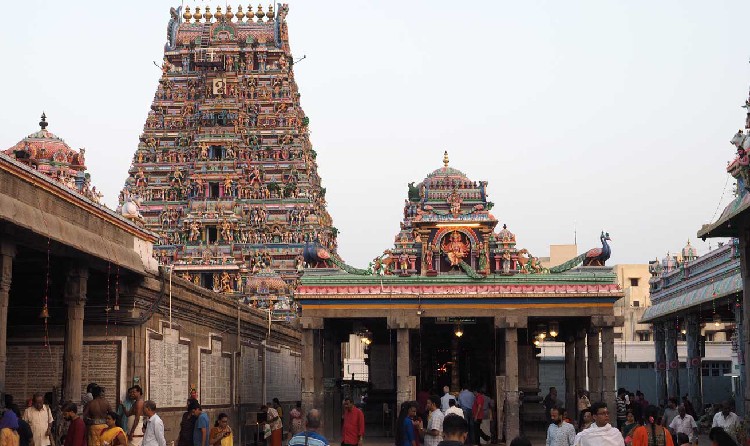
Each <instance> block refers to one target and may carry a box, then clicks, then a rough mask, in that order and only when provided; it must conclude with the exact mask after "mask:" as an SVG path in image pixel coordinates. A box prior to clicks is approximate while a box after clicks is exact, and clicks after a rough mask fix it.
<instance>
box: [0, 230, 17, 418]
mask: <svg viewBox="0 0 750 446" xmlns="http://www.w3.org/2000/svg"><path fill="white" fill-rule="evenodd" d="M15 255H16V247H15V245H13V244H12V243H10V242H8V241H5V240H3V241H2V242H0V398H2V399H3V400H2V401H0V405H2V407H4V406H5V405H4V398H3V397H4V396H5V366H6V364H7V362H8V356H7V351H8V345H7V344H8V303H9V301H10V285H11V282H12V278H13V258H14V257H15Z"/></svg>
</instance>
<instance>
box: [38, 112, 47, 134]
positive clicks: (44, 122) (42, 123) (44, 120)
mask: <svg viewBox="0 0 750 446" xmlns="http://www.w3.org/2000/svg"><path fill="white" fill-rule="evenodd" d="M39 127H41V128H42V130H45V129H47V115H46V114H45V113H44V112H42V120H41V121H39Z"/></svg>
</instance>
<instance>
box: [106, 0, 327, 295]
mask: <svg viewBox="0 0 750 446" xmlns="http://www.w3.org/2000/svg"><path fill="white" fill-rule="evenodd" d="M287 12H288V6H287V5H281V6H280V8H279V10H278V11H276V12H274V9H273V7H272V6H269V7H268V8H267V9H266V10H265V11H264V10H263V8H262V7H261V6H258V8H257V10H256V12H253V10H252V9H251V8H248V9H247V10H246V11H243V8H242V7H241V6H238V7H237V8H236V10H234V9H233V8H232V7H231V6H227V7H226V11H223V10H222V8H221V7H216V9H215V10H214V11H211V8H210V7H205V8H203V7H196V8H195V10H194V11H191V9H190V8H189V7H187V8H185V11H184V13H183V12H182V11H181V10H180V9H177V10H175V9H174V8H173V9H172V10H171V14H172V18H171V20H170V22H169V26H168V28H167V44H166V46H165V50H164V62H163V64H162V76H161V78H160V79H159V85H158V88H157V90H156V95H155V97H154V101H153V104H152V105H151V111H150V112H149V114H148V118H147V119H146V125H145V126H144V129H143V134H142V135H141V136H140V143H139V144H138V149H137V151H136V153H135V155H134V157H133V163H132V165H131V168H130V171H129V174H130V176H129V178H128V179H127V181H126V184H125V188H124V189H123V192H122V194H121V197H120V201H121V202H123V203H135V204H137V205H138V206H140V215H138V214H137V213H136V215H133V217H135V218H139V219H141V218H142V221H143V222H144V224H145V226H146V227H147V228H148V229H151V230H153V231H155V232H157V233H158V234H160V238H159V242H158V245H157V246H156V247H155V249H154V251H155V252H156V255H157V256H158V258H159V260H160V262H161V263H164V264H171V265H174V270H175V272H177V273H179V274H181V275H182V276H183V277H185V278H188V279H189V280H192V281H193V282H194V283H196V284H199V285H202V286H204V287H207V288H212V289H215V290H217V291H221V292H224V293H234V294H240V295H242V294H252V291H251V290H250V289H249V288H252V284H253V283H255V282H257V281H253V280H250V276H253V275H255V274H257V273H260V272H261V271H263V275H264V276H268V275H269V269H270V270H272V271H275V272H276V273H277V274H279V275H280V276H281V278H283V279H284V280H286V281H287V282H290V281H293V280H294V279H296V278H297V277H298V274H299V272H300V271H301V269H302V268H303V257H302V255H301V254H302V251H303V247H304V245H305V243H307V242H315V241H317V242H319V243H320V244H321V245H322V246H323V247H325V248H327V249H328V250H330V251H334V252H335V250H336V232H337V231H336V229H335V228H334V227H333V226H332V222H331V217H330V216H329V214H328V212H327V211H326V208H325V204H326V203H325V188H323V187H321V180H320V177H319V176H318V173H317V165H316V162H315V158H316V153H315V151H314V150H313V149H312V146H311V144H310V139H309V130H308V124H309V120H308V118H307V117H306V116H305V113H304V112H303V111H302V108H301V107H300V94H299V92H298V89H297V84H296V82H295V80H294V72H293V69H292V65H293V59H292V56H291V53H290V50H289V41H288V33H287V23H286V15H287ZM123 208H124V206H123ZM258 283H261V282H258ZM263 291H265V290H263ZM271 301H273V299H271Z"/></svg>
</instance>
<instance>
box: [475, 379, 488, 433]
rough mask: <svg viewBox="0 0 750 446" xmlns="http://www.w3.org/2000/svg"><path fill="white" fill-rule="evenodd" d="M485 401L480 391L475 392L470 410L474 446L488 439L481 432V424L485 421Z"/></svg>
mask: <svg viewBox="0 0 750 446" xmlns="http://www.w3.org/2000/svg"><path fill="white" fill-rule="evenodd" d="M486 409H487V407H486V401H485V396H484V393H483V391H482V389H479V390H477V394H476V396H475V397H474V406H473V407H472V408H471V419H472V420H473V421H474V432H475V435H474V438H473V441H474V443H473V444H475V445H479V444H480V441H481V439H485V440H487V439H489V436H488V435H487V434H485V433H484V432H483V431H482V423H483V422H484V419H485V411H486Z"/></svg>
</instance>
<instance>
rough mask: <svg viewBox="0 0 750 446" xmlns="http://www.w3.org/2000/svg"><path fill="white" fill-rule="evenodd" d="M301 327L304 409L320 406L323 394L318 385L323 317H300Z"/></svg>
mask: <svg viewBox="0 0 750 446" xmlns="http://www.w3.org/2000/svg"><path fill="white" fill-rule="evenodd" d="M300 327H301V328H302V368H301V370H300V372H301V376H300V377H301V381H302V383H301V384H302V407H303V408H304V410H305V411H308V410H310V409H313V408H318V407H321V406H320V402H321V397H322V394H323V389H322V386H321V385H320V379H319V378H320V377H321V376H322V366H323V364H322V363H321V361H320V350H321V349H320V347H321V346H320V330H321V329H322V328H323V319H321V318H313V317H304V316H303V317H301V318H300Z"/></svg>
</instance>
